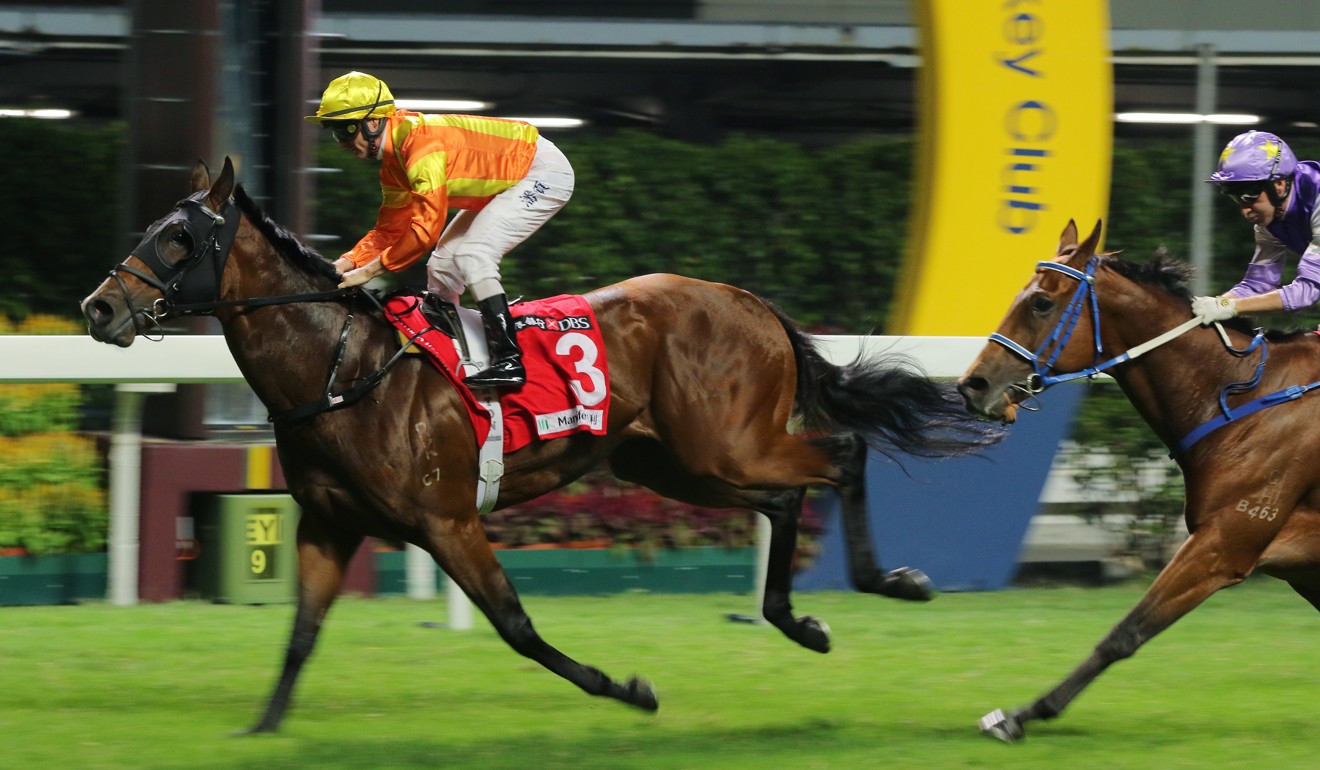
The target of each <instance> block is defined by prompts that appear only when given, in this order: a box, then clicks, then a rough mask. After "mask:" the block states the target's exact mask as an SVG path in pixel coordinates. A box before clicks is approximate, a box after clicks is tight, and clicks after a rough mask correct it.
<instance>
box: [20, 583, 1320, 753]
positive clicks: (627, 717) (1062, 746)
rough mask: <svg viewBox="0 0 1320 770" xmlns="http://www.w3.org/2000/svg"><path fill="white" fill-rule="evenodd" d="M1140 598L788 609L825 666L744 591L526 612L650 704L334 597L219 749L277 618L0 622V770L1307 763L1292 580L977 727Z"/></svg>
mask: <svg viewBox="0 0 1320 770" xmlns="http://www.w3.org/2000/svg"><path fill="white" fill-rule="evenodd" d="M1143 589H1144V586H1143V585H1142V584H1141V583H1133V584H1128V585H1123V586H1118V587H1108V588H1099V589H1088V588H1034V589H1022V590H1012V591H1004V592H997V593H979V594H976V593H969V594H944V595H941V596H939V597H937V598H936V600H935V601H934V602H932V603H930V604H926V605H911V604H903V603H898V602H895V601H891V600H886V599H879V598H875V597H869V596H862V595H859V594H848V593H818V594H801V595H799V596H798V597H797V609H798V611H799V612H805V613H810V614H813V615H816V616H817V617H820V618H823V619H824V620H826V621H827V622H828V623H829V624H830V626H831V627H832V629H833V641H834V650H833V652H831V653H829V654H828V655H818V654H816V653H812V652H808V651H806V650H803V649H800V648H798V647H797V646H796V645H794V644H792V643H791V642H789V641H788V640H787V639H785V638H783V637H782V636H780V634H779V633H778V632H777V631H775V630H774V629H771V628H769V627H766V626H757V625H747V624H739V623H731V622H729V621H727V620H726V619H725V617H724V616H725V614H726V613H730V612H741V613H746V612H750V611H751V610H752V608H751V606H750V604H751V599H750V598H749V597H746V596H733V595H686V596H680V595H666V596H661V595H646V594H641V595H625V596H613V597H573V598H548V597H545V598H543V597H526V599H525V605H526V606H527V609H528V611H529V612H530V613H531V615H532V618H533V620H534V621H535V622H536V627H537V629H538V630H539V631H540V632H541V634H542V635H543V636H544V637H545V638H546V639H547V640H548V641H550V642H551V643H552V644H554V645H556V646H557V647H559V648H560V649H561V650H563V651H564V652H566V653H568V654H569V655H572V656H574V657H576V658H577V659H578V660H580V661H583V662H585V663H590V664H592V665H595V666H598V667H600V668H601V669H603V670H604V671H606V672H607V673H609V674H610V675H612V676H614V677H615V678H624V677H626V676H628V675H629V674H633V673H637V674H641V675H643V676H645V677H647V678H649V679H650V680H651V681H652V682H653V684H654V685H655V687H656V690H657V692H658V694H659V696H660V711H659V712H658V713H657V714H654V715H652V714H646V713H642V712H639V711H636V710H634V709H631V708H628V707H625V706H622V705H620V704H618V703H615V702H613V701H605V700H600V699H594V698H590V697H588V696H586V695H583V694H582V693H581V692H580V691H578V690H577V689H576V688H575V687H573V686H571V685H569V684H568V683H567V682H564V681H562V680H560V679H558V678H557V677H555V676H553V675H551V674H549V673H548V672H546V671H544V670H542V669H541V668H540V667H538V666H536V665H534V664H532V663H530V662H529V661H526V660H524V659H523V658H521V657H519V656H517V655H516V654H514V653H513V652H512V651H511V650H510V649H509V648H508V647H506V646H505V645H504V643H503V642H502V641H501V640H500V639H499V638H498V637H497V636H496V635H495V633H494V632H493V631H492V630H491V628H490V626H489V625H488V624H487V623H486V622H485V620H484V619H482V618H478V620H477V628H476V630H474V631H470V632H454V631H449V630H447V629H444V628H433V627H427V626H425V625H422V623H423V622H431V623H443V621H444V620H445V616H446V615H445V605H444V601H443V599H441V600H436V601H434V602H414V601H409V600H406V599H376V600H363V599H353V598H349V599H344V600H341V601H340V602H339V603H338V604H337V605H336V606H335V608H334V609H333V610H332V612H331V615H330V618H329V620H328V622H327V624H326V628H325V631H324V632H323V634H322V636H321V640H320V644H319V646H318V648H317V651H316V653H315V654H314V655H313V657H312V660H311V662H310V664H309V665H308V668H307V670H306V671H305V673H304V676H303V678H302V682H301V684H300V686H299V689H298V691H297V693H296V694H295V700H294V706H293V709H292V712H291V714H290V717H289V719H288V720H287V721H286V722H285V725H284V728H283V730H282V731H281V732H280V733H279V734H277V735H273V736H272V735H265V736H249V737H232V736H231V735H230V733H231V732H233V731H235V730H238V729H240V728H243V727H246V726H248V725H250V724H251V723H252V722H253V721H254V720H255V719H256V718H257V716H258V713H259V711H260V708H261V706H262V704H263V703H264V699H265V697H266V695H267V694H268V692H269V689H270V687H271V685H272V684H273V682H274V679H275V676H276V673H277V669H278V665H279V661H280V660H281V659H282V656H283V647H284V642H285V639H286V636H287V634H288V630H289V625H290V623H291V618H292V607H291V606H267V607H243V606H221V605H211V604H203V603H194V602H180V603H172V604H164V605H142V606H138V607H130V608H121V607H111V606H107V605H102V604H89V605H83V606H79V607H12V608H3V609H0V768H5V769H6V770H9V769H12V770H38V769H39V768H58V769H59V770H65V769H68V768H77V769H78V770H95V769H98V768H107V769H108V768H133V769H134V770H141V769H142V768H152V769H154V768H220V769H224V768H233V769H235V770H238V769H240V768H242V769H246V768H353V769H354V770H362V769H364V768H367V769H376V768H436V767H448V768H464V769H467V768H509V769H511V770H513V769H517V770H524V769H527V768H530V769H531V770H555V769H556V768H571V769H572V770H588V769H589V768H601V769H605V770H623V769H625V768H693V769H694V770H718V769H722V768H755V769H756V770H780V769H781V768H788V769H796V768H802V769H803V770H815V769H817V768H845V769H847V770H853V769H854V768H878V769H880V770H904V769H907V768H911V769H913V770H955V769H957V768H1012V769H1013V770H1030V769H1031V768H1042V770H1043V769H1046V768H1048V770H1057V769H1058V768H1068V769H1069V770H1086V769H1089V768H1104V769H1106V770H1110V769H1114V768H1119V769H1128V768H1159V770H1171V769H1172V768H1215V770H1229V769H1231V768H1262V769H1264V768H1270V769H1271V770H1273V769H1275V768H1304V767H1315V766H1317V759H1316V756H1317V751H1320V748H1318V746H1320V744H1318V743H1317V741H1318V740H1320V727H1317V724H1320V633H1318V632H1320V616H1317V613H1316V612H1315V611H1314V610H1312V609H1311V607H1310V605H1308V604H1306V603H1305V602H1304V601H1303V600H1302V599H1301V598H1300V597H1297V596H1295V595H1293V594H1292V592H1291V591H1290V590H1289V589H1288V588H1287V586H1285V585H1284V584H1282V583H1278V582H1275V581H1272V580H1269V579H1258V580H1257V579H1253V580H1252V581H1250V582H1249V583H1248V584H1247V585H1244V586H1241V587H1238V588H1235V589H1232V590H1229V591H1225V592H1222V593H1220V594H1219V595H1218V596H1215V597H1213V598H1212V599H1211V600H1210V601H1209V602H1207V603H1206V604H1205V605H1204V606H1202V607H1201V608H1199V609H1198V610H1197V611H1195V612H1194V613H1192V614H1191V615H1190V616H1188V617H1187V618H1185V619H1183V620H1182V621H1180V622H1179V623H1178V624H1176V625H1175V626H1174V627H1173V628H1172V629H1170V630H1169V631H1167V632H1166V633H1165V634H1164V635H1162V636H1160V637H1158V638H1156V639H1155V640H1154V641H1153V642H1152V643H1150V644H1149V645H1147V647H1146V648H1145V649H1143V650H1141V651H1139V652H1138V653H1137V655H1136V657H1134V658H1133V659H1131V660H1129V661H1124V662H1122V663H1119V664H1118V665H1116V666H1115V667H1114V668H1112V669H1111V670H1110V671H1109V672H1108V673H1106V674H1105V675H1104V676H1102V677H1101V678H1100V679H1099V680H1098V681H1097V682H1096V684H1095V685H1093V686H1092V688H1091V689H1090V690H1089V691H1087V692H1086V693H1084V694H1083V695H1082V697H1081V698H1080V699H1078V701H1077V702H1076V703H1075V704H1074V705H1073V707H1072V708H1071V709H1069V710H1068V711H1067V712H1066V713H1065V714H1064V715H1063V716H1062V717H1061V718H1060V719H1058V720H1055V721H1054V722H1050V723H1035V724H1032V725H1030V726H1029V728H1028V730H1029V732H1028V736H1027V740H1026V741H1025V742H1023V743H1020V744H1017V745H1012V746H1009V745H1003V744H1000V743H997V742H994V741H991V740H989V739H987V738H983V737H981V736H980V735H979V734H978V732H977V730H976V721H977V719H978V718H979V717H980V716H981V715H982V714H984V713H985V712H986V711H989V710H990V709H992V708H994V707H1002V708H1005V709H1007V708H1010V707H1015V706H1018V705H1022V704H1023V703H1025V702H1027V701H1029V700H1030V699H1032V698H1034V697H1036V696H1037V695H1039V694H1040V693H1042V692H1044V691H1045V690H1046V689H1047V688H1048V687H1051V686H1053V685H1054V684H1055V683H1056V682H1058V681H1059V680H1060V679H1061V678H1062V677H1063V676H1064V675H1065V674H1066V673H1067V672H1068V671H1070V670H1071V669H1072V667H1073V666H1075V665H1076V664H1077V663H1079V662H1080V661H1081V660H1082V658H1083V657H1084V656H1085V655H1086V654H1088V653H1089V651H1090V650H1091V648H1092V647H1093V646H1094V645H1095V643H1096V642H1097V641H1098V640H1099V639H1100V638H1101V637H1102V636H1103V634H1104V633H1105V632H1106V631H1107V630H1108V629H1109V627H1110V626H1111V625H1113V623H1115V622H1116V621H1117V620H1118V619H1119V618H1120V617H1122V615H1123V614H1124V613H1125V612H1126V611H1127V610H1128V608H1129V607H1131V606H1132V605H1133V604H1134V603H1135V602H1136V600H1137V599H1138V597H1139V596H1140V595H1141V592H1142V590H1143Z"/></svg>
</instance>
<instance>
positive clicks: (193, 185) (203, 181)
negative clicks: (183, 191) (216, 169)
mask: <svg viewBox="0 0 1320 770" xmlns="http://www.w3.org/2000/svg"><path fill="white" fill-rule="evenodd" d="M210 186H211V169H209V168H207V166H206V161H203V160H202V159H201V158H198V159H197V162H196V163H194V164H193V170H192V176H190V177H189V178H188V192H190V193H195V192H201V191H202V190H206V189H208V188H210Z"/></svg>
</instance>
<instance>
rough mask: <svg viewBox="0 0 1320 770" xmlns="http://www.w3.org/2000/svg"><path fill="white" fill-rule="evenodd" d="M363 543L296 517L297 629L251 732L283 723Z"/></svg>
mask: <svg viewBox="0 0 1320 770" xmlns="http://www.w3.org/2000/svg"><path fill="white" fill-rule="evenodd" d="M361 543H362V536H361V535H347V534H344V533H338V534H336V535H331V534H330V533H328V532H326V531H325V530H324V528H323V527H322V526H321V525H320V524H319V523H318V522H317V519H316V517H314V516H313V515H312V514H311V513H310V512H308V511H304V513H303V516H302V519H301V520H300V521H299V523H298V609H297V611H296V613H295V614H294V620H293V633H292V634H291V635H290V636H289V644H288V647H287V648H286V651H285V654H284V668H283V669H282V670H281V671H280V679H279V682H278V683H277V684H276V685H275V691H274V692H273V693H271V696H270V701H269V702H268V703H267V704H266V711H265V713H263V714H262V715H261V719H260V720H259V721H258V722H257V724H256V725H255V726H253V727H252V729H251V730H250V731H249V732H253V733H265V732H274V731H275V730H277V729H279V726H280V722H282V721H283V720H284V715H285V712H287V711H288V708H289V700H290V698H291V697H292V695H293V686H294V683H295V682H296V681H297V679H298V673H299V672H300V671H302V667H303V664H304V663H306V662H307V658H308V657H309V656H310V655H311V654H312V648H313V647H314V646H315V645H316V636H317V634H318V633H319V632H320V630H321V623H322V621H324V620H325V614H326V612H328V611H329V610H330V605H331V604H333V603H334V601H335V597H336V596H338V595H339V589H340V587H341V586H342V585H343V582H344V571H345V570H346V569H347V567H348V561H349V559H350V558H352V556H353V552H354V551H356V550H357V548H358V546H359V545H360V544H361Z"/></svg>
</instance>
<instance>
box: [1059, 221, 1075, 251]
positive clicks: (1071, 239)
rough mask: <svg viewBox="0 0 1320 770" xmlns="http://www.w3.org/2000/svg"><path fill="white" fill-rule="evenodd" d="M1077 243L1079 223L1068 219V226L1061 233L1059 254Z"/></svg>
mask: <svg viewBox="0 0 1320 770" xmlns="http://www.w3.org/2000/svg"><path fill="white" fill-rule="evenodd" d="M1076 245H1077V223H1076V222H1075V221H1073V220H1071V219H1069V220H1068V226H1067V227H1065V228H1063V232H1062V233H1060V234H1059V251H1058V253H1059V254H1062V253H1063V252H1064V251H1066V250H1068V249H1071V248H1072V247H1074V246H1076Z"/></svg>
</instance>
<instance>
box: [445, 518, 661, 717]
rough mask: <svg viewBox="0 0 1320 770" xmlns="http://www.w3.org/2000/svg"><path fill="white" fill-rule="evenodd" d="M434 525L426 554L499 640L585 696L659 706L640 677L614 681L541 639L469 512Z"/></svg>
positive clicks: (647, 707) (648, 708)
mask: <svg viewBox="0 0 1320 770" xmlns="http://www.w3.org/2000/svg"><path fill="white" fill-rule="evenodd" d="M439 529H440V530H442V531H438V532H435V533H433V534H432V537H431V552H432V555H433V556H434V557H435V559H436V562H437V563H439V565H440V567H441V569H443V570H444V571H445V573H446V574H448V575H449V577H450V578H451V579H453V581H454V582H455V583H456V584H457V585H458V587H459V588H461V589H463V593H465V594H467V595H468V598H470V599H471V600H472V603H473V604H475V605H476V606H477V608H478V609H480V610H481V611H482V613H484V614H485V616H486V617H487V618H489V619H490V622H491V624H492V625H494V626H495V630H496V632H498V633H499V635H500V638H502V639H504V641H505V642H506V643H507V644H508V645H509V646H510V647H512V648H513V649H514V651H515V652H517V653H518V654H519V655H522V656H524V657H527V658H530V659H531V660H534V661H536V662H537V663H539V664H541V665H542V666H544V667H545V668H546V669H547V670H549V671H551V672H553V673H555V674H557V675H559V676H561V677H563V678H564V679H567V680H568V681H570V682H572V683H573V684H575V685H577V686H578V687H580V688H582V690H583V691H584V692H586V693H587V694H588V695H599V696H604V697H607V698H614V699H615V700H618V701H622V702H624V703H627V704H628V705H630V706H636V707H638V708H640V709H643V710H646V711H655V710H656V709H657V708H659V702H658V701H657V700H656V697H655V692H654V691H653V690H652V689H651V685H650V684H649V683H647V682H646V681H645V680H642V679H638V678H636V677H633V678H631V679H629V680H628V681H627V682H623V683H619V682H616V681H614V680H613V679H611V678H610V677H608V676H607V675H605V673H603V672H602V671H600V670H599V669H597V668H593V667H592V666H586V665H583V664H581V663H578V662H577V661H576V660H573V659H572V658H570V657H568V656H567V655H565V654H563V653H562V652H560V651H559V650H557V649H555V648H554V647H553V646H551V645H550V644H549V643H547V642H546V641H545V640H544V639H542V638H541V636H540V634H538V633H537V632H536V629H535V628H533V627H532V619H531V618H530V617H528V616H527V612H526V611H525V610H523V607H522V603H521V602H520V601H519V600H518V593H517V591H515V590H514V588H513V583H511V582H510V581H509V577H508V575H507V574H506V573H505V571H504V567H503V566H502V565H501V564H500V563H499V560H498V559H496V558H495V553H494V552H493V551H492V550H491V548H490V543H489V542H487V540H486V535H485V532H484V531H483V530H482V528H481V523H480V521H479V520H478V519H477V518H476V516H475V515H473V516H472V517H471V518H470V519H469V520H467V521H464V522H447V523H446V524H444V525H440V527H439Z"/></svg>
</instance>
